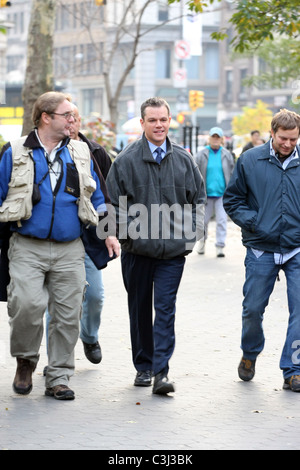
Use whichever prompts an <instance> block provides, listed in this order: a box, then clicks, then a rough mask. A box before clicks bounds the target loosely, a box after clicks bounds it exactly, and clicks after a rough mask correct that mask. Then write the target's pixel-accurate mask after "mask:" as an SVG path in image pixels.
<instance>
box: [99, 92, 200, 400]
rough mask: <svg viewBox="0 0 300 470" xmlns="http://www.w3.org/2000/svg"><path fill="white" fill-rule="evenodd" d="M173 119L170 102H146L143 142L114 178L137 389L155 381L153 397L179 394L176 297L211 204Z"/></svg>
mask: <svg viewBox="0 0 300 470" xmlns="http://www.w3.org/2000/svg"><path fill="white" fill-rule="evenodd" d="M170 121H171V115H170V108H169V105H168V103H167V102H166V101H165V100H164V99H162V98H157V97H154V98H150V99H148V100H146V101H145V102H144V103H143V104H142V106H141V126H142V129H143V135H142V138H141V139H139V140H136V141H135V142H132V143H131V144H130V145H128V146H127V147H126V148H125V149H124V150H123V151H122V152H121V153H120V154H119V155H118V157H117V158H116V160H115V161H114V162H113V164H112V167H111V169H110V171H109V174H108V177H107V187H108V191H109V195H110V197H111V200H112V204H113V206H114V208H115V210H116V213H117V217H118V220H119V222H120V221H121V220H122V222H123V223H122V224H119V240H120V242H121V246H122V257H121V263H122V274H123V281H124V285H125V288H126V290H127V295H128V308H129V318H130V334H131V344H132V358H133V364H134V367H135V369H136V371H137V372H136V377H135V381H134V385H135V386H151V383H152V376H153V375H154V383H153V389H152V391H153V393H154V394H167V393H169V392H174V391H175V387H174V384H173V383H172V382H171V381H170V380H169V378H168V371H169V360H170V359H171V357H172V354H173V351H174V347H175V330H174V325H175V308H176V296H177V291H178V288H179V285H180V281H181V277H182V274H183V269H184V264H185V256H186V255H187V254H188V253H190V252H191V251H192V249H193V246H194V244H195V241H196V239H199V238H200V237H201V236H202V233H203V213H204V203H205V190H204V184H203V181H202V178H201V175H200V172H199V170H198V168H197V165H196V164H195V162H194V160H193V158H192V157H191V155H190V154H189V153H188V152H187V151H185V150H184V149H183V148H182V147H180V146H179V145H177V144H174V143H171V141H170V140H169V138H168V136H167V135H168V130H169V126H170ZM121 198H123V199H124V198H126V201H127V205H128V207H127V208H123V207H122V206H121V205H120V201H121ZM184 207H185V208H186V211H187V214H185V215H189V214H190V222H191V225H192V226H193V227H195V228H196V227H197V229H198V230H196V231H195V233H193V234H192V233H191V236H188V234H187V233H186V232H185V230H184V228H185V227H183V214H182V211H183V208H184ZM171 208H173V209H174V210H176V209H177V210H178V212H179V214H177V215H178V216H179V217H176V215H175V216H174V219H176V224H177V223H178V225H176V224H175V222H173V217H172V213H171V212H172V211H170V209H171ZM156 209H158V213H157V215H156V216H155V210H156ZM137 211H138V213H139V215H138V214H136V212H137ZM134 214H136V215H137V219H135V218H134ZM160 215H161V217H160ZM173 223H174V224H175V226H174V225H173ZM135 224H137V232H135V230H134V227H135ZM124 226H125V227H124ZM139 227H140V228H139ZM186 228H187V227H186ZM164 229H166V232H165V234H164ZM167 229H169V231H168V230H167ZM174 231H176V233H174ZM198 232H200V233H198ZM175 235H176V236H175ZM153 303H154V310H155V319H154V324H153V320H152V316H153V312H152V309H153Z"/></svg>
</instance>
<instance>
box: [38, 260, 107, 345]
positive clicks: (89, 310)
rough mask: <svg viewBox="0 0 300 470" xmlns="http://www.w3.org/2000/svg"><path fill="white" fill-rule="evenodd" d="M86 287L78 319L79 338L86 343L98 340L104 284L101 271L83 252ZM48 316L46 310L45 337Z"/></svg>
mask: <svg viewBox="0 0 300 470" xmlns="http://www.w3.org/2000/svg"><path fill="white" fill-rule="evenodd" d="M84 263H85V273H86V281H87V283H88V285H87V287H86V292H85V297H84V301H83V304H82V314H81V320H80V339H81V340H82V341H84V342H85V343H88V344H94V343H96V342H97V341H98V330H99V327H100V323H101V312H102V308H103V304H104V286H103V279H102V271H101V270H99V269H97V268H96V266H95V265H94V263H93V261H92V260H91V258H90V257H89V256H88V255H87V254H85V260H84ZM49 321H50V316H49V313H48V310H47V312H46V337H47V338H48V326H49Z"/></svg>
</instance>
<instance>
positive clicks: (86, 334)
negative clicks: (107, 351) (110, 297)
mask: <svg viewBox="0 0 300 470" xmlns="http://www.w3.org/2000/svg"><path fill="white" fill-rule="evenodd" d="M85 272H86V281H87V283H88V286H87V288H86V292H85V297H84V301H83V304H82V315H81V320H80V339H81V340H82V341H84V342H85V343H88V344H94V343H96V342H97V341H98V330H99V328H100V323H101V312H102V308H103V304H104V286H103V279H102V271H101V270H99V269H97V268H96V266H95V265H94V263H93V261H92V260H91V258H90V257H89V256H88V255H87V254H86V255H85Z"/></svg>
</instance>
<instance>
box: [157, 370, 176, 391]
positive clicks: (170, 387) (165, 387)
mask: <svg viewBox="0 0 300 470" xmlns="http://www.w3.org/2000/svg"><path fill="white" fill-rule="evenodd" d="M170 392H175V387H174V384H172V382H169V379H168V377H167V375H166V374H165V373H163V372H161V373H159V374H157V375H156V376H155V379H154V385H153V393H155V394H157V395H166V394H167V393H170Z"/></svg>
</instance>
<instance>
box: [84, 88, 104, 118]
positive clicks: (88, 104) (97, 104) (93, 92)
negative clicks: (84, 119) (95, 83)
mask: <svg viewBox="0 0 300 470" xmlns="http://www.w3.org/2000/svg"><path fill="white" fill-rule="evenodd" d="M82 98H83V112H82V114H83V115H84V116H89V115H90V114H91V113H99V114H102V112H103V109H102V107H103V105H102V89H101V88H91V89H87V90H82Z"/></svg>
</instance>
